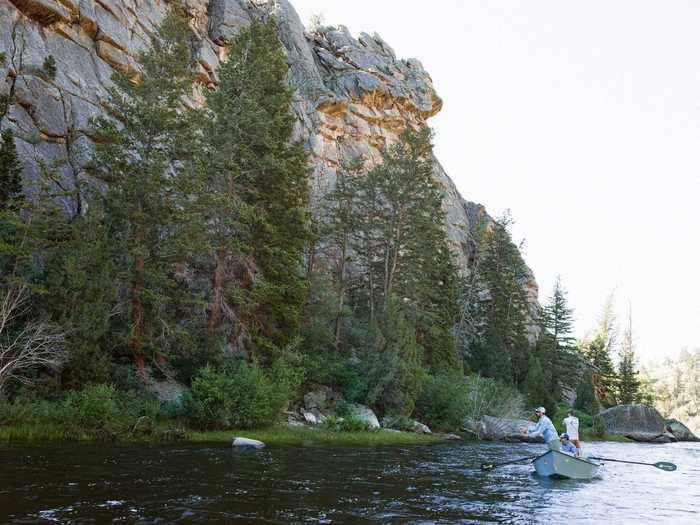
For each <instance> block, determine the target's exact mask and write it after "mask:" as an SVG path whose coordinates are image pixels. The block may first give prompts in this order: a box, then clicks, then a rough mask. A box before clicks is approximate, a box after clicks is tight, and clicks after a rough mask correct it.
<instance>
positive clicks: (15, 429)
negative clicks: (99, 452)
mask: <svg viewBox="0 0 700 525" xmlns="http://www.w3.org/2000/svg"><path fill="white" fill-rule="evenodd" d="M93 440H94V438H93V436H91V435H89V434H87V433H85V432H75V431H74V430H69V429H68V428H67V427H65V426H63V425H57V424H51V423H48V424H20V425H12V426H3V427H0V442H55V441H85V442H87V441H93Z"/></svg>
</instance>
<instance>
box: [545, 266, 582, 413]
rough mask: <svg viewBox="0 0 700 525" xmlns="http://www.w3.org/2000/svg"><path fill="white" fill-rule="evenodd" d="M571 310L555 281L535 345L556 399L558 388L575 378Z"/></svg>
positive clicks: (564, 294) (560, 287) (576, 368)
mask: <svg viewBox="0 0 700 525" xmlns="http://www.w3.org/2000/svg"><path fill="white" fill-rule="evenodd" d="M573 324H574V320H573V310H572V309H571V308H570V307H569V305H568V301H567V298H566V290H565V289H564V287H563V285H562V283H561V278H560V277H557V280H556V282H555V284H554V290H553V292H552V296H551V297H550V298H549V301H548V303H547V304H546V305H545V307H544V309H543V312H542V326H543V331H542V334H541V335H540V340H539V341H538V345H539V346H540V347H541V348H542V357H541V362H542V364H543V366H544V367H545V368H546V369H547V370H549V372H550V373H551V377H552V383H551V388H552V392H553V394H554V395H555V397H556V398H557V400H558V399H559V398H560V395H561V387H562V385H565V384H570V383H572V382H574V381H575V380H576V379H577V378H578V369H579V358H578V354H577V353H576V351H575V350H576V345H575V338H574V337H573Z"/></svg>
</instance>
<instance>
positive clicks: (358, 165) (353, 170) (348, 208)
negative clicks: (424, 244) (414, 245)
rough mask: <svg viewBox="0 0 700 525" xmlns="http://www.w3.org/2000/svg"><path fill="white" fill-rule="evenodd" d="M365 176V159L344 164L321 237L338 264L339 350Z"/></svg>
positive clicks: (335, 277) (328, 199) (335, 268)
mask: <svg viewBox="0 0 700 525" xmlns="http://www.w3.org/2000/svg"><path fill="white" fill-rule="evenodd" d="M363 176H364V162H363V160H362V158H361V157H358V158H355V159H353V160H351V161H349V162H344V163H343V164H342V165H341V169H340V170H338V172H337V174H336V182H335V187H334V188H333V189H332V190H331V191H330V192H328V194H327V195H326V196H325V203H326V206H325V208H326V213H325V214H324V215H325V217H326V219H325V221H324V224H323V225H322V227H321V234H322V238H323V240H324V242H325V243H326V244H327V245H328V248H329V251H330V253H329V259H331V260H332V261H335V263H334V264H332V272H333V274H334V275H333V281H334V283H335V288H336V297H337V299H336V308H335V310H336V312H335V328H334V332H335V347H336V350H339V349H340V345H341V327H342V320H343V313H344V310H345V303H346V296H347V294H348V287H349V284H350V275H349V266H350V264H349V263H350V258H351V255H350V250H351V247H352V238H353V234H354V233H355V229H356V226H357V225H356V217H357V211H356V207H357V203H356V193H357V191H358V184H359V180H360V178H361V177H363Z"/></svg>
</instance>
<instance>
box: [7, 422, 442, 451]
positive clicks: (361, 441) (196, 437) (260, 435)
mask: <svg viewBox="0 0 700 525" xmlns="http://www.w3.org/2000/svg"><path fill="white" fill-rule="evenodd" d="M167 430H168V429H167V428H165V427H163V428H158V429H156V431H155V432H154V433H152V434H150V435H138V436H133V435H130V434H129V433H122V432H120V433H116V434H115V433H110V432H97V433H94V432H87V431H83V430H75V429H74V428H70V427H67V426H64V425H59V424H18V425H11V426H3V427H0V443H1V442H6V443H11V442H15V443H38V442H66V441H73V442H85V443H88V442H95V441H118V442H120V443H143V442H160V441H163V439H162V438H161V436H162V435H163V432H165V431H167ZM234 437H247V438H251V439H257V440H260V441H262V442H263V443H265V444H267V445H273V446H274V445H303V446H313V445H325V444H329V445H350V446H378V445H428V444H432V443H439V442H441V441H443V440H442V438H440V437H439V436H433V435H429V434H428V435H423V434H411V433H407V432H388V431H379V432H331V431H328V430H323V429H319V428H312V427H285V426H276V427H269V428H263V429H256V430H225V431H212V432H196V431H187V432H186V433H185V435H184V439H183V440H182V441H184V442H190V443H231V441H232V439H233V438H234Z"/></svg>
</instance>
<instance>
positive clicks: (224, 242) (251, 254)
mask: <svg viewBox="0 0 700 525" xmlns="http://www.w3.org/2000/svg"><path fill="white" fill-rule="evenodd" d="M276 29H277V28H276V24H275V21H274V20H273V19H271V20H269V21H267V22H260V21H257V20H253V21H252V22H251V24H250V25H249V26H248V27H247V28H245V29H243V30H241V32H240V33H239V34H238V35H236V38H235V39H234V41H233V43H232V45H231V49H230V53H229V57H228V59H227V61H225V62H224V63H223V64H222V66H221V69H220V71H219V76H220V85H219V89H218V90H217V91H215V92H213V93H211V94H210V95H209V96H208V98H207V101H208V107H209V112H210V114H211V116H212V124H211V126H210V127H209V129H208V130H207V137H206V142H207V149H208V151H209V153H210V154H211V160H212V164H211V168H212V169H211V170H209V174H210V179H209V180H210V188H211V191H212V192H213V193H214V194H215V197H217V198H216V199H215V200H214V202H213V206H212V209H211V217H212V223H213V225H214V228H213V234H214V237H213V245H214V247H215V251H216V262H215V272H214V279H213V280H212V284H213V294H212V295H213V300H212V306H211V314H210V330H211V329H213V328H215V327H216V325H217V324H218V322H219V318H220V313H219V312H220V308H221V301H222V300H223V293H224V288H226V283H225V280H227V277H226V274H225V272H224V270H223V268H222V265H223V262H224V261H225V260H226V259H227V258H230V257H236V258H238V260H239V264H238V266H239V267H240V272H239V275H238V283H237V286H236V288H237V291H236V292H235V293H234V294H233V295H234V297H233V303H234V306H235V307H236V308H237V310H238V315H239V317H240V318H241V319H242V321H243V323H244V324H245V325H246V327H245V328H246V329H247V330H248V331H249V332H250V333H251V334H252V335H253V338H254V339H255V342H256V344H257V346H258V347H260V348H263V349H267V350H271V351H274V349H275V348H278V347H280V346H284V345H286V344H288V343H289V342H290V341H291V340H292V338H293V337H294V336H295V334H296V333H297V332H298V329H299V318H300V309H301V305H302V303H303V301H304V297H305V289H306V281H305V279H304V276H303V275H302V271H301V270H302V268H301V262H302V255H303V250H304V247H305V244H306V242H307V241H308V239H309V229H308V223H307V212H306V203H307V199H308V192H309V188H308V182H307V178H308V153H307V151H306V150H305V148H304V147H303V146H302V144H300V143H298V142H293V141H292V132H293V125H294V117H293V116H292V114H291V113H290V110H289V107H290V103H291V98H292V91H291V89H290V88H289V87H288V86H287V84H286V80H287V71H288V66H287V63H286V61H285V55H284V52H283V50H282V46H281V44H280V42H279V39H278V37H277V31H276ZM245 256H248V257H247V258H246V257H245Z"/></svg>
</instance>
